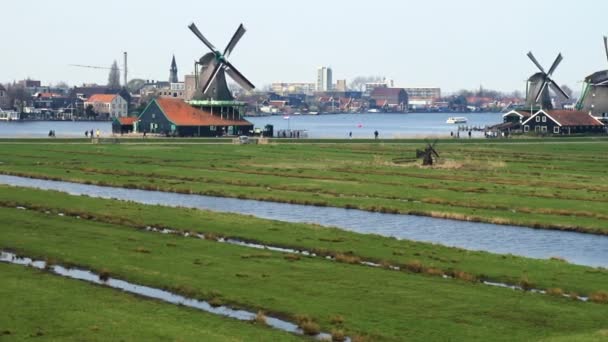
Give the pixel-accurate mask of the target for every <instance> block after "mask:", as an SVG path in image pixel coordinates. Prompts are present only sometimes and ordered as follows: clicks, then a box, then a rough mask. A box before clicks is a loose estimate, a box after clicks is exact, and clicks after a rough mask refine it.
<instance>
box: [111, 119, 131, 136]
mask: <svg viewBox="0 0 608 342" xmlns="http://www.w3.org/2000/svg"><path fill="white" fill-rule="evenodd" d="M136 122H137V118H136V117H132V116H130V117H122V118H114V120H113V121H112V133H120V134H124V133H131V132H134V131H135V123H136Z"/></svg>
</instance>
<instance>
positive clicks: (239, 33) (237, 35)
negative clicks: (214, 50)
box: [224, 24, 247, 57]
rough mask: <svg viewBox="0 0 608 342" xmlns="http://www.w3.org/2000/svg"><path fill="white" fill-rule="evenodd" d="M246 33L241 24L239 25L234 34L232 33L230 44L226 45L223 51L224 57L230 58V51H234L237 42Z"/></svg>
mask: <svg viewBox="0 0 608 342" xmlns="http://www.w3.org/2000/svg"><path fill="white" fill-rule="evenodd" d="M246 31H247V30H245V27H244V26H243V24H241V25H239V28H237V29H236V32H234V35H233V36H232V38H231V39H230V42H229V43H228V45H226V49H225V50H224V56H225V57H228V56H230V53H232V50H234V47H235V46H236V43H238V42H239V40H240V39H241V37H243V35H244V34H245V32H246Z"/></svg>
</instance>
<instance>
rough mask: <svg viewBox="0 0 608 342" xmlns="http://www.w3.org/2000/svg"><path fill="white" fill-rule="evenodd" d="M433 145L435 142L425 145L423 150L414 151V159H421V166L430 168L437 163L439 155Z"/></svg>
mask: <svg viewBox="0 0 608 342" xmlns="http://www.w3.org/2000/svg"><path fill="white" fill-rule="evenodd" d="M435 144H437V140H435V141H434V142H433V143H432V144H431V143H427V144H426V147H425V148H424V150H416V158H422V165H424V166H431V165H433V164H434V163H436V162H437V159H438V158H439V153H437V151H436V150H435Z"/></svg>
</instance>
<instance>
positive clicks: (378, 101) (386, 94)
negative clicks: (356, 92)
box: [370, 87, 408, 112]
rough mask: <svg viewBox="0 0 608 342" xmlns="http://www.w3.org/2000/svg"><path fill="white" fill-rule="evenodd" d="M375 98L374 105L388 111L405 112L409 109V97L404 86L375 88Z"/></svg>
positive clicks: (373, 97) (372, 97) (372, 94)
mask: <svg viewBox="0 0 608 342" xmlns="http://www.w3.org/2000/svg"><path fill="white" fill-rule="evenodd" d="M370 97H371V99H372V100H373V101H372V102H375V106H373V105H374V103H371V104H370V105H371V106H372V107H375V108H378V109H383V110H387V111H395V112H404V111H407V105H408V97H407V92H406V91H405V89H403V88H382V87H380V88H375V89H374V90H373V91H372V93H371V95H370Z"/></svg>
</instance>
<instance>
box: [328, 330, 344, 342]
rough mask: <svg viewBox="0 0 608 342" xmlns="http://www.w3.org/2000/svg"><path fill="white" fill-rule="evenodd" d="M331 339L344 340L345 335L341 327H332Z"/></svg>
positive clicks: (336, 341) (339, 341)
mask: <svg viewBox="0 0 608 342" xmlns="http://www.w3.org/2000/svg"><path fill="white" fill-rule="evenodd" d="M331 340H332V341H335V342H343V341H345V340H346V335H344V331H343V330H342V329H332V331H331Z"/></svg>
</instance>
